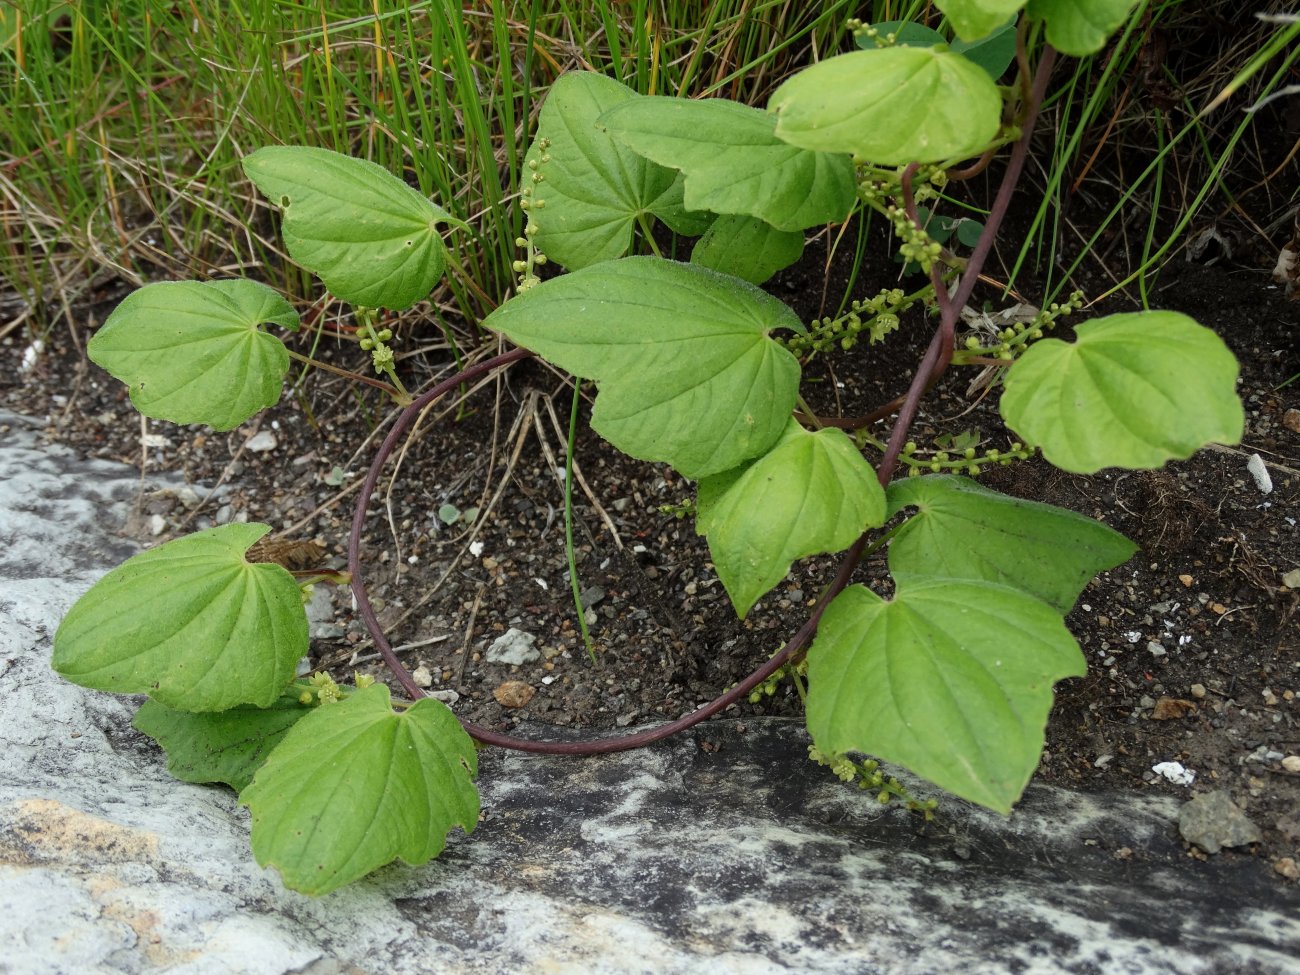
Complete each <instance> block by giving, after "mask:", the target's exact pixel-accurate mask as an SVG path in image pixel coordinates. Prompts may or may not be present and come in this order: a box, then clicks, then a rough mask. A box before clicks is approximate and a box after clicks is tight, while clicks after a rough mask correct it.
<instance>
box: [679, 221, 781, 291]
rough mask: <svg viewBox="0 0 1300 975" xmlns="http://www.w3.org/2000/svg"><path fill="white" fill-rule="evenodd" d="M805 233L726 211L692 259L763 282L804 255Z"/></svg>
mask: <svg viewBox="0 0 1300 975" xmlns="http://www.w3.org/2000/svg"><path fill="white" fill-rule="evenodd" d="M803 244H804V241H803V234H802V233H800V232H799V231H797V230H777V229H776V228H775V227H773V226H772V225H771V224H770V223H764V222H763V221H762V220H759V219H757V218H755V217H742V216H737V215H736V214H723V215H722V216H720V217H718V218H717V220H715V221H714V222H713V224H712V226H710V227H709V229H708V230H706V231H705V232H704V236H703V237H701V238H700V239H699V240H697V241H696V242H695V247H694V248H693V249H692V250H691V263H692V264H698V265H700V266H701V267H707V268H712V269H713V270H715V271H720V272H721V273H723V274H730V275H731V276H732V277H736V278H741V279H742V280H745V281H748V282H750V283H751V284H762V283H763V282H764V281H766V280H767V279H768V278H770V277H771V276H772V275H773V274H775V273H776V272H777V271H779V270H781V269H782V268H786V267H789V266H790V265H791V264H793V263H794V262H795V261H797V260H799V258H800V257H802V256H803Z"/></svg>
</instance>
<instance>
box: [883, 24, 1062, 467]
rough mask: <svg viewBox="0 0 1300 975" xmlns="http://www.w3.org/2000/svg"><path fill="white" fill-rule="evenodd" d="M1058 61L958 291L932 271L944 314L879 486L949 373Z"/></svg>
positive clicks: (1049, 58)
mask: <svg viewBox="0 0 1300 975" xmlns="http://www.w3.org/2000/svg"><path fill="white" fill-rule="evenodd" d="M1055 60H1056V50H1055V49H1054V48H1053V47H1051V46H1050V45H1044V48H1043V56H1042V58H1041V59H1040V60H1039V62H1038V70H1037V71H1036V72H1035V73H1034V82H1033V87H1032V88H1031V90H1030V96H1029V101H1028V104H1027V105H1026V106H1025V121H1024V124H1023V126H1022V133H1021V136H1020V140H1019V141H1018V142H1017V143H1016V145H1015V148H1013V149H1012V150H1011V158H1010V159H1009V160H1008V161H1007V168H1006V172H1004V173H1003V174H1002V182H1001V183H1000V184H999V185H998V192H997V196H996V197H994V199H993V206H992V207H991V208H990V209H989V215H988V219H987V220H985V221H984V230H983V232H982V233H981V234H980V237H979V240H978V241H976V242H975V247H974V249H973V250H972V251H971V255H970V257H969V258H968V259H967V261H966V270H965V272H964V273H963V274H962V276H961V277H960V278H959V279H958V280H957V287H956V290H955V291H949V290H948V286H947V285H946V284H944V283H943V280H942V278H941V277H940V276H939V275H938V273H937V265H936V266H935V268H934V269H932V270H931V275H932V280H933V282H934V286H935V294H936V296H938V297H939V306H940V308H941V309H942V312H941V314H940V318H939V328H938V329H937V330H936V331H935V333H934V338H933V339H931V341H930V347H929V348H928V349H926V352H925V358H924V359H922V360H921V365H920V367H919V368H918V369H917V370H916V376H915V377H914V378H913V379H912V385H911V386H910V387H908V390H907V397H906V398H905V399H904V400H903V405H902V406H901V407H899V411H898V419H897V420H896V421H895V422H894V428H893V431H892V432H891V433H890V437H889V443H888V445H887V446H886V448H885V456H884V457H883V458H882V459H881V461H880V467H879V469H878V470H877V472H876V473H877V476H878V477H879V478H880V483H881V486H885V485H888V484H889V481H890V479H891V478H892V477H893V475H894V470H895V468H896V467H897V466H898V455H899V453H900V452H901V451H902V449H903V444H904V443H906V442H907V434H908V431H909V430H910V429H911V427H912V423H913V421H914V420H915V419H916V411H917V409H918V408H919V406H920V404H921V397H922V396H924V395H925V393H926V391H927V390H928V389H929V388H930V387H932V386H933V385H934V383H935V382H936V381H937V380H938V379H939V377H940V376H941V375H943V372H944V370H945V369H947V368H948V363H949V362H950V361H951V360H952V346H953V335H954V333H955V330H956V327H957V316H958V314H960V312H961V309H962V308H964V307H966V302H967V301H968V300H970V296H971V292H972V291H974V290H975V282H976V281H977V280H978V279H979V273H980V271H981V270H982V269H983V267H984V262H985V261H986V260H988V256H989V252H990V251H991V250H992V249H993V242H994V241H995V240H996V239H997V233H998V228H999V227H1001V225H1002V220H1003V218H1004V217H1006V215H1007V210H1008V208H1009V207H1010V206H1011V197H1012V195H1013V194H1014V193H1015V191H1016V185H1017V184H1018V183H1019V182H1020V173H1021V171H1022V170H1023V169H1024V166H1025V159H1026V158H1027V157H1028V155H1029V140H1030V138H1031V137H1032V136H1033V133H1034V122H1035V121H1036V120H1037V118H1038V108H1039V106H1040V105H1041V104H1042V102H1043V96H1044V94H1045V93H1046V92H1047V80H1048V78H1049V77H1050V75H1051V73H1052V64H1053V62H1055ZM909 169H910V167H909Z"/></svg>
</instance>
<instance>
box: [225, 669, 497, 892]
mask: <svg viewBox="0 0 1300 975" xmlns="http://www.w3.org/2000/svg"><path fill="white" fill-rule="evenodd" d="M476 761H477V760H476V758H475V754H474V742H473V741H472V740H471V739H470V737H469V735H467V734H465V732H464V730H463V729H462V728H461V726H460V723H459V722H458V721H457V720H456V716H455V715H454V714H452V713H451V711H449V710H448V709H447V707H446V705H444V704H442V703H441V702H440V701H435V700H433V699H432V698H425V699H423V700H420V701H417V702H416V703H415V704H414V705H412V706H411V707H409V708H407V709H406V710H405V711H403V712H401V713H397V712H395V711H394V710H393V708H392V705H391V704H390V701H389V694H388V688H387V687H385V686H384V685H383V684H374V685H372V686H370V687H367V688H365V689H363V690H360V691H357V692H356V693H354V694H350V695H348V696H347V697H346V698H345V699H344V700H342V701H340V702H337V703H334V704H324V705H321V706H320V707H318V708H314V709H312V711H311V713H310V714H308V715H307V716H306V717H305V718H303V719H302V720H301V721H299V722H298V723H297V724H295V725H294V726H293V727H292V728H291V729H290V730H289V733H288V734H287V735H286V736H285V738H284V740H283V741H282V742H280V744H279V745H278V746H277V747H276V749H275V751H273V752H272V753H271V756H270V758H268V759H267V760H266V762H265V763H264V764H263V765H262V767H261V768H260V769H258V771H257V776H256V777H255V778H254V779H253V784H252V785H250V786H249V787H248V788H247V789H245V790H244V792H243V794H242V795H241V796H240V803H241V804H242V805H245V806H248V807H249V809H251V810H252V813H253V855H254V856H256V857H257V862H258V863H259V864H261V865H262V866H264V867H265V866H273V867H275V868H276V869H277V870H278V871H280V876H281V877H282V878H283V880H284V883H285V885H286V886H288V887H291V888H292V889H294V890H299V891H302V892H304V893H307V894H324V893H328V892H329V891H331V890H334V889H336V888H338V887H341V886H343V885H344V884H347V883H350V882H351V881H353V880H356V879H358V878H359V877H364V876H365V875H366V874H368V873H370V872H371V871H372V870H375V869H376V868H378V867H381V866H383V865H384V864H386V863H391V862H392V861H393V860H396V859H398V858H399V857H400V858H401V859H402V860H403V861H405V862H406V863H409V864H411V865H412V866H418V865H420V864H422V863H427V862H428V861H429V860H431V859H432V858H433V857H435V856H437V855H438V854H439V853H440V852H442V848H443V847H444V846H445V845H446V842H447V832H448V831H449V830H450V829H451V828H452V827H453V826H460V827H461V828H462V829H464V830H465V832H466V833H469V832H472V831H473V829H474V826H475V824H476V823H477V822H478V811H479V800H478V792H477V791H476V790H475V788H474V782H473V779H474V775H475V774H476V772H477V764H476Z"/></svg>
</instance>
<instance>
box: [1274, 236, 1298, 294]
mask: <svg viewBox="0 0 1300 975" xmlns="http://www.w3.org/2000/svg"><path fill="white" fill-rule="evenodd" d="M1273 280H1274V281H1276V282H1277V283H1278V284H1280V285H1282V286H1283V287H1284V288H1286V294H1287V297H1288V298H1289V297H1291V296H1293V295H1295V294H1296V293H1297V289H1298V288H1300V255H1297V253H1296V251H1294V250H1292V249H1291V247H1283V248H1282V251H1281V253H1279V254H1278V255H1277V267H1275V268H1273Z"/></svg>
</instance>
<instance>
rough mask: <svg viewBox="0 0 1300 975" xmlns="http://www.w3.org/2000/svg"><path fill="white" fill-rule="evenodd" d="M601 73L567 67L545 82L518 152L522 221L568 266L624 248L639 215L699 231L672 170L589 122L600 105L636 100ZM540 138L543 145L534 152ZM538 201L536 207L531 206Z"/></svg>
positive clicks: (548, 251)
mask: <svg viewBox="0 0 1300 975" xmlns="http://www.w3.org/2000/svg"><path fill="white" fill-rule="evenodd" d="M640 97H641V96H639V95H637V93H636V92H634V91H633V90H632V89H631V88H628V87H626V86H625V85H621V84H619V83H618V82H617V81H614V80H613V79H611V78H606V77H605V76H604V75H598V74H594V73H591V72H573V73H571V74H566V75H564V76H563V77H561V78H560V79H559V80H558V81H557V82H556V83H555V84H554V85H552V86H551V90H550V93H549V94H548V95H547V96H546V103H545V104H544V105H543V106H542V112H541V117H540V118H539V119H538V123H537V139H536V141H534V142H533V145H532V147H531V148H530V149H529V150H528V155H527V156H526V162H527V165H528V166H529V167H530V170H529V172H534V173H536V174H537V175H538V176H540V178H541V180H542V181H541V182H539V183H535V184H534V190H533V200H532V203H531V207H532V208H531V209H530V210H529V220H530V222H531V223H533V224H535V225H536V226H537V228H538V233H537V235H536V237H535V238H534V241H535V243H536V244H537V246H538V248H539V249H540V250H541V251H542V253H544V254H545V255H546V256H547V257H548V258H550V259H551V260H553V261H556V262H558V263H560V264H563V265H564V266H565V267H567V268H570V269H571V270H576V269H578V268H584V267H588V266H589V265H592V264H596V263H599V262H600V261H608V260H612V259H613V258H616V257H621V256H623V254H625V253H627V249H628V247H629V246H630V245H631V243H632V230H633V228H634V227H635V226H636V224H637V218H638V217H640V216H646V215H654V216H658V217H659V218H660V219H662V220H663V221H664V222H665V223H667V224H668V225H669V226H670V227H672V228H673V229H674V230H677V231H678V232H679V233H686V232H688V231H689V230H692V229H693V230H694V231H695V232H696V233H699V232H701V230H702V229H703V227H702V226H699V223H698V221H699V220H700V218H699V217H695V216H694V215H692V217H691V218H688V217H687V216H686V215H685V214H683V212H682V203H681V200H682V197H681V193H682V189H681V186H680V185H677V174H676V173H675V172H673V171H672V170H671V169H667V168H665V167H663V166H659V165H657V164H656V163H653V162H651V161H650V160H649V159H646V158H644V157H642V156H640V155H638V154H637V153H635V152H633V151H632V150H631V149H629V148H627V147H626V146H623V145H619V144H618V143H617V142H615V141H614V140H613V139H612V138H610V135H609V133H608V132H606V131H605V130H604V129H603V128H600V127H598V126H597V125H596V120H597V119H598V118H600V116H601V115H603V114H604V113H605V112H608V111H609V110H610V109H612V108H614V107H615V106H617V105H621V104H623V103H624V102H628V101H632V100H634V99H638V98H640ZM542 140H546V141H547V142H548V143H549V145H548V146H547V148H546V150H545V151H544V152H543V151H542V148H541V146H542ZM538 201H540V202H541V204H542V206H541V207H540V208H539V207H538V206H537V203H538Z"/></svg>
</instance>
